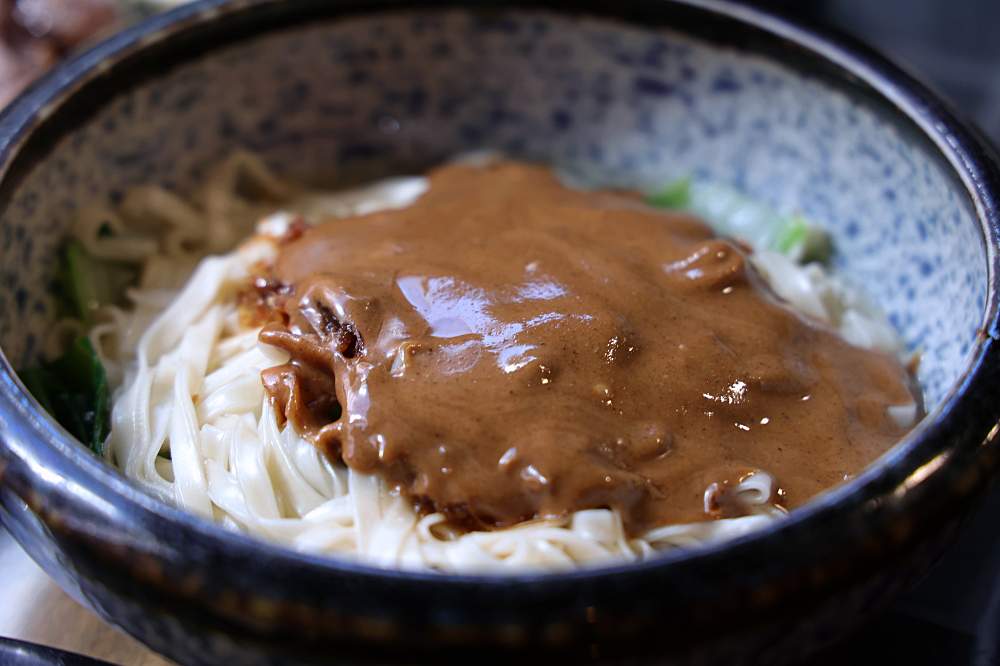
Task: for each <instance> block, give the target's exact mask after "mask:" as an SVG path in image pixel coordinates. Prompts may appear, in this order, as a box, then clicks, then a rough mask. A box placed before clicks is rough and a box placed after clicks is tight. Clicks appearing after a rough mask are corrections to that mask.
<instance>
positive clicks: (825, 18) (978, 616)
mask: <svg viewBox="0 0 1000 666" xmlns="http://www.w3.org/2000/svg"><path fill="white" fill-rule="evenodd" d="M330 1H333V0H330ZM648 1H651V2H652V1H656V0H648ZM178 4H182V0H0V106H2V105H3V104H5V103H6V102H7V101H9V100H10V99H12V98H13V97H14V96H15V95H16V94H17V92H18V91H19V90H20V89H21V88H23V86H25V85H27V84H28V83H29V82H30V81H31V80H32V79H34V78H35V77H37V76H38V75H39V74H41V73H42V72H44V71H45V70H46V69H48V68H49V67H51V66H52V65H53V64H55V63H56V62H58V61H59V60H60V59H61V58H63V57H65V56H67V55H68V54H71V53H72V52H73V51H75V50H77V49H80V48H83V47H85V46H86V45H87V44H88V43H91V42H93V41H95V40H97V39H99V38H100V37H101V36H104V35H107V34H109V33H110V32H113V31H114V30H117V29H119V28H121V27H123V26H125V25H127V24H129V23H131V22H134V21H136V20H139V19H140V18H142V17H143V16H147V15H149V14H151V13H153V12H156V11H162V10H164V9H166V8H169V7H170V6H172V5H178ZM747 4H754V5H757V6H762V7H765V8H767V9H771V10H774V11H776V12H778V13H782V14H785V15H788V16H792V17H795V18H796V19H798V20H800V21H802V22H806V23H809V24H813V25H817V26H821V27H828V28H833V29H835V30H838V31H840V32H843V33H847V34H849V35H852V36H854V37H856V38H858V39H860V40H862V41H864V42H867V43H868V44H869V45H871V46H873V47H875V48H876V49H877V50H879V51H882V52H883V53H885V54H886V55H888V56H889V57H890V58H892V59H893V60H895V61H896V62H897V63H899V64H900V65H901V66H903V67H904V69H907V70H908V71H909V72H910V73H912V74H913V75H915V76H916V77H918V78H920V79H922V80H923V81H924V82H926V83H927V84H929V85H930V86H931V88H933V89H934V90H936V91H937V92H938V93H940V94H941V95H942V96H943V97H944V98H946V99H948V100H949V101H950V102H951V104H952V105H953V107H954V108H955V109H956V111H957V112H958V113H959V114H960V115H962V116H965V117H966V118H968V119H971V120H973V121H974V122H976V123H977V124H978V125H979V126H980V127H981V128H982V129H983V130H984V131H985V132H986V133H987V134H988V135H990V136H991V137H992V138H993V140H994V141H995V142H996V143H998V144H1000V39H998V38H997V33H998V29H1000V0H950V1H946V0H747ZM998 525H1000V491H994V492H993V494H992V495H991V496H989V497H988V498H987V499H986V500H985V501H984V502H983V505H982V506H981V507H980V509H979V510H978V512H976V513H975V514H974V515H973V516H971V517H970V519H969V522H968V526H967V529H966V530H965V532H964V534H963V536H962V537H961V540H960V541H959V543H958V544H956V545H955V547H954V548H952V549H951V550H950V551H949V552H948V554H947V555H946V556H945V558H944V559H943V561H942V562H941V563H940V565H939V566H938V567H937V568H936V569H935V570H934V571H933V572H932V573H931V575H930V576H929V577H928V578H927V579H926V580H925V581H924V582H923V583H921V584H920V585H918V586H917V587H916V588H915V589H914V590H912V591H910V592H909V593H907V594H906V595H904V596H903V598H902V599H900V600H899V601H898V602H897V603H896V604H895V605H894V606H893V607H892V608H890V609H889V610H888V612H886V613H884V614H883V615H882V616H880V617H879V618H878V619H877V620H876V621H874V622H872V623H870V624H869V625H868V626H867V628H866V629H864V630H863V631H861V632H860V633H859V634H858V635H857V636H855V637H854V639H853V640H850V641H848V642H847V643H845V644H844V645H841V646H838V647H836V648H833V649H831V650H829V651H828V652H827V653H826V654H824V655H822V656H820V657H817V658H815V659H812V660H810V663H811V664H834V663H837V664H843V663H874V662H882V661H883V660H884V661H885V662H886V663H908V664H909V665H910V666H923V665H925V664H927V665H929V664H993V663H1000V646H998V643H1000V632H998V630H1000V584H998V574H1000V528H998ZM0 581H2V583H0V636H18V637H21V638H25V639H28V640H36V641H38V642H45V643H49V644H57V645H58V646H59V647H63V648H66V649H71V650H76V651H79V652H87V653H90V654H95V655H97V656H101V657H104V658H110V659H112V660H113V661H116V662H118V663H130V664H132V663H136V664H139V663H143V664H154V663H162V662H160V661H159V660H158V659H157V658H155V657H153V656H152V655H148V654H146V653H145V650H144V648H142V647H141V646H138V645H137V644H135V643H134V642H132V641H130V639H128V638H126V637H124V636H121V635H120V634H117V633H116V632H115V631H114V630H111V629H109V628H106V627H104V626H103V625H102V624H101V623H100V622H99V620H97V619H96V618H94V617H93V616H90V615H89V613H87V612H86V611H83V610H82V609H80V608H78V607H77V606H76V605H75V604H74V603H73V602H72V601H70V600H69V599H68V598H67V597H65V596H64V595H62V593H61V592H60V591H59V590H58V589H57V588H55V587H54V585H53V584H52V583H50V582H49V581H48V580H47V579H46V578H45V577H44V574H42V573H41V572H40V571H39V570H38V569H37V568H35V567H34V565H33V564H32V563H31V562H30V561H28V560H27V558H26V557H25V556H24V555H23V554H21V553H20V551H19V549H17V547H16V545H14V544H13V543H12V541H11V540H10V538H9V537H6V536H5V535H3V534H2V532H0ZM4 590H6V591H4ZM54 619H55V620H57V623H58V624H59V625H60V633H58V634H51V633H43V632H42V631H41V630H40V629H39V623H45V624H52V622H51V621H52V620H54ZM53 636H56V637H55V638H53ZM0 661H2V659H0Z"/></svg>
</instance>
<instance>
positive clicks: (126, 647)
mask: <svg viewBox="0 0 1000 666" xmlns="http://www.w3.org/2000/svg"><path fill="white" fill-rule="evenodd" d="M0 636H6V637H9V638H17V639H20V640H24V641H31V642H33V643H41V644H43V645H47V646H50V647H56V648H59V649H62V650H68V651H70V652H78V653H80V654H85V655H87V656H90V657H96V658H98V659H104V660H105V661H109V662H111V663H113V664H120V665H121V666H166V665H168V664H170V663H171V662H168V661H166V660H165V659H163V658H162V657H159V656H157V655H156V654H154V653H153V652H151V651H150V650H149V649H148V648H146V647H145V646H144V645H142V644H141V643H139V642H138V641H136V640H135V639H133V638H131V637H130V636H127V635H126V634H124V633H122V632H121V631H118V630H117V629H114V628H112V627H110V626H109V625H108V624H106V623H105V622H104V621H103V620H101V619H100V618H98V617H97V616H96V615H94V614H93V613H91V612H90V611H89V610H87V609H85V608H83V607H82V606H80V605H79V604H77V603H76V602H75V601H73V600H72V599H71V598H69V597H68V596H66V594H65V593H64V592H63V591H62V590H61V589H59V587H58V586H57V585H56V584H55V583H53V582H52V581H51V580H50V579H49V577H48V575H46V574H45V572H44V571H42V570H41V569H39V568H38V566H37V565H36V564H35V563H34V562H33V561H32V560H31V558H29V557H28V556H27V555H26V554H25V553H24V551H22V550H21V548H20V547H19V546H18V545H17V544H16V543H15V542H14V540H13V539H11V538H10V536H8V535H7V533H6V532H4V531H3V529H2V528H0Z"/></svg>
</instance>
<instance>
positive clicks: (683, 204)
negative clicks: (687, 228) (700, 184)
mask: <svg viewBox="0 0 1000 666" xmlns="http://www.w3.org/2000/svg"><path fill="white" fill-rule="evenodd" d="M646 203H648V204H649V205H651V206H656V207H657V208H687V207H688V206H689V205H690V204H691V179H690V178H681V179H679V180H675V181H674V182H672V183H670V184H669V185H667V186H666V187H664V188H663V189H662V190H660V191H659V192H654V193H652V194H650V195H649V196H647V197H646Z"/></svg>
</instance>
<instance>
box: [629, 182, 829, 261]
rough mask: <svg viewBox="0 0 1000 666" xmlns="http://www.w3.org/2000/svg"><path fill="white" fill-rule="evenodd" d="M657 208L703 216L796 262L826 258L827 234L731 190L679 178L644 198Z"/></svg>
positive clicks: (723, 231)
mask: <svg viewBox="0 0 1000 666" xmlns="http://www.w3.org/2000/svg"><path fill="white" fill-rule="evenodd" d="M646 202H647V203H649V204H650V205H652V206H657V207H659V208H674V209H680V210H686V211H689V212H691V213H694V214H695V215H698V216H699V217H701V218H702V219H704V220H705V221H706V222H708V224H709V225H710V226H711V227H712V229H713V230H715V232H716V233H719V234H722V235H725V236H733V237H736V238H740V239H742V240H745V241H747V242H748V243H750V244H751V245H753V246H754V247H756V248H760V249H768V250H774V251H776V252H780V253H782V254H784V255H786V256H788V257H790V258H791V259H793V260H795V261H798V262H806V261H826V260H827V259H828V258H829V257H830V255H831V254H832V251H833V245H832V243H831V242H830V236H829V235H828V234H827V233H826V231H824V230H823V229H821V228H819V227H817V226H815V225H812V224H809V222H808V221H806V219H805V218H803V217H802V216H801V215H782V214H780V213H777V212H775V211H774V210H772V209H771V208H769V207H767V206H765V205H763V204H761V203H759V202H757V201H754V200H752V199H751V198H750V197H747V196H746V195H744V194H742V193H741V192H738V191H736V190H734V189H731V188H728V187H725V186H722V185H716V184H713V183H701V182H697V181H692V180H691V179H690V178H682V179H680V180H677V181H674V182H673V183H670V184H669V185H667V186H666V187H664V188H663V189H661V190H658V191H656V192H653V193H652V194H650V195H648V196H647V197H646Z"/></svg>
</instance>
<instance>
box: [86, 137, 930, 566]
mask: <svg viewBox="0 0 1000 666" xmlns="http://www.w3.org/2000/svg"><path fill="white" fill-rule="evenodd" d="M425 189H426V182H425V181H424V180H423V179H422V178H402V179H393V180H390V181H385V182H383V183H379V184H376V185H374V186H369V187H367V188H362V189H358V190H353V191H350V192H344V193H339V194H315V193H311V194H301V193H295V192H294V191H293V189H292V188H291V187H289V186H288V185H286V184H285V183H283V182H281V181H280V180H279V179H277V178H276V177H275V176H273V175H272V174H271V173H270V172H268V170H267V169H266V168H265V167H264V166H263V164H262V163H260V162H259V161H258V160H256V159H255V158H253V157H252V156H249V155H245V154H240V155H237V156H235V157H234V158H232V159H230V160H229V161H227V162H226V163H225V164H223V165H222V166H221V167H220V169H219V170H217V171H216V172H215V174H214V175H213V176H212V177H211V178H209V179H208V181H207V183H206V185H205V187H204V189H203V191H202V192H201V193H200V194H199V195H197V196H196V197H194V198H193V203H191V202H187V201H185V200H183V199H180V198H178V197H177V196H175V195H173V194H171V193H169V192H166V191H164V190H162V189H159V188H155V187H142V188H138V189H136V190H133V191H132V192H130V193H129V194H128V196H127V197H126V198H125V200H124V202H123V204H122V205H121V206H120V207H119V209H118V210H114V211H108V210H94V211H89V212H87V213H85V214H84V215H82V216H81V218H80V220H79V222H78V224H77V225H76V227H75V229H74V232H75V235H76V236H77V237H78V238H79V239H80V240H81V241H82V242H83V244H84V245H85V247H86V248H87V250H88V251H89V252H91V253H92V254H93V255H95V256H97V257H101V258H115V259H122V258H125V259H128V260H132V261H136V262H141V263H142V269H143V270H142V278H141V282H140V285H139V286H138V287H137V288H136V289H133V290H131V291H130V292H129V294H128V298H129V301H130V303H131V306H132V307H131V308H130V309H121V308H105V309H104V310H102V311H101V312H100V313H99V319H100V320H101V322H100V323H99V324H98V325H97V326H95V327H94V328H93V329H92V331H91V332H90V338H91V341H92V342H93V344H94V346H95V348H96V349H97V350H98V351H99V354H100V355H101V357H102V359H103V360H104V362H105V364H106V367H107V368H108V372H109V377H110V380H111V382H112V384H113V385H114V386H115V387H116V388H115V391H114V396H113V409H112V429H111V435H110V438H109V441H108V446H107V447H106V451H107V452H108V455H109V456H110V457H111V458H112V459H113V461H114V462H115V463H116V464H117V465H118V466H119V467H120V468H121V469H122V470H123V471H124V473H125V474H126V475H127V476H128V477H129V478H131V479H134V480H136V481H138V482H139V483H140V484H142V485H143V486H144V487H146V488H147V489H148V490H149V491H150V492H152V493H154V494H156V495H157V496H159V497H161V498H163V499H165V500H167V501H170V502H173V503H175V504H177V505H178V506H181V507H183V508H185V509H187V510H190V511H192V512H195V513H198V514H200V515H202V516H206V517H210V518H212V519H214V520H216V521H218V522H220V523H221V524H223V525H225V526H227V527H229V528H232V529H239V530H245V531H247V532H249V533H251V534H255V535H258V536H262V537H264V538H267V539H270V540H273V541H276V542H279V543H282V544H285V545H287V546H290V547H292V548H295V549H298V550H302V551H309V552H318V553H327V554H331V555H337V556H342V557H355V558H358V559H360V560H364V561H366V562H370V563H374V564H379V565H384V566H388V567H402V568H433V569H437V570H446V571H484V572H491V571H496V572H503V571H518V570H523V569H529V568H546V569H560V568H563V569H565V568H571V567H576V566H580V565H592V564H597V563H602V562H612V561H621V560H636V559H642V558H646V557H649V556H651V555H653V554H655V553H656V552H658V551H662V550H665V549H670V548H677V547H685V546H690V545H694V544H699V543H705V542H709V541H715V540H720V539H726V538H731V537H734V536H738V535H742V534H745V533H747V532H749V531H751V530H753V529H756V528H757V527H759V526H760V525H763V524H766V523H768V522H770V521H772V520H774V519H776V518H777V517H778V516H780V515H781V514H782V511H781V510H780V509H779V508H777V507H776V506H775V505H774V504H773V499H774V498H773V492H772V491H773V485H774V481H773V479H772V478H771V477H770V475H768V474H767V472H766V471H764V470H760V471H757V472H756V473H754V474H752V475H750V476H748V477H746V478H745V479H744V480H743V481H742V482H741V483H740V484H739V485H738V486H736V487H735V488H733V491H734V492H735V496H736V497H738V498H740V500H741V501H742V502H743V503H744V504H745V506H746V507H747V508H748V509H750V513H751V515H749V516H747V517H743V518H733V519H725V520H716V521H706V522H701V523H694V524H685V525H668V526H665V527H659V528H656V529H654V530H652V531H650V532H648V533H646V534H645V535H643V536H642V537H641V538H632V539H630V538H628V537H627V536H626V534H625V531H624V529H623V526H622V521H621V519H620V517H619V516H618V515H617V514H616V513H615V512H614V511H611V510H607V509H595V510H587V511H579V512H576V513H574V514H573V515H571V516H569V517H567V518H565V519H562V520H538V521H532V522H529V523H524V524H521V525H517V526H514V527H511V528H508V529H502V530H496V531H490V532H469V533H461V534H457V533H454V531H453V530H452V529H451V528H449V527H448V526H447V525H446V524H445V520H444V516H442V515H440V514H432V515H427V516H420V515H418V514H417V513H416V512H415V511H414V510H413V508H412V506H411V505H410V504H409V503H408V502H407V501H406V500H405V499H403V498H401V497H399V496H398V495H396V494H394V493H392V492H390V490H389V488H388V487H387V486H386V484H385V483H384V482H383V481H381V480H380V479H379V478H378V477H377V476H374V475H365V474H360V473H357V472H355V471H353V470H350V469H348V468H346V467H344V466H343V465H342V464H338V463H332V462H330V460H328V459H327V458H326V457H325V456H324V455H322V454H321V453H320V452H319V451H318V450H317V449H316V447H314V446H313V445H311V444H310V443H309V442H308V441H306V440H304V439H303V438H302V437H300V436H299V435H298V434H297V433H296V432H295V430H294V428H293V427H291V426H290V425H286V426H285V427H279V425H278V419H277V418H276V416H275V413H274V410H273V409H272V407H271V405H270V403H269V401H268V398H267V396H266V394H265V391H264V388H263V385H262V383H261V380H260V371H261V370H263V369H265V368H268V367H271V366H274V365H277V364H280V363H284V362H286V361H287V359H288V357H287V354H286V353H285V352H284V351H281V350H279V349H276V348H274V347H270V346H267V345H263V344H261V343H259V342H258V340H257V333H258V331H257V329H248V328H245V327H243V326H242V325H241V324H240V318H239V315H238V306H237V302H236V300H237V294H238V292H239V291H240V290H241V289H242V288H244V287H245V285H246V281H247V279H248V278H249V277H250V275H251V273H252V272H253V270H254V268H255V266H256V265H258V262H261V261H265V262H266V261H268V260H270V259H272V258H273V257H274V255H275V252H276V247H275V244H274V243H273V242H271V241H270V240H269V236H279V235H280V234H281V233H282V232H283V231H284V230H285V228H286V227H287V225H288V224H289V222H290V220H291V219H292V215H291V214H292V213H296V214H302V215H305V216H306V218H307V219H309V218H311V217H313V216H318V215H321V214H322V215H341V216H346V215H353V214H359V213H367V212H372V211H374V210H378V209H384V208H390V207H401V206H405V205H407V204H408V203H409V202H411V201H412V200H414V199H415V198H416V197H418V196H420V194H422V193H423V191H424V190H425ZM279 200H280V201H282V202H283V203H282V205H281V206H280V208H281V210H282V211H284V212H279V213H274V212H273V211H274V210H275V209H277V208H279V206H278V205H277V203H276V202H277V201H279ZM265 215H266V217H265ZM255 222H259V223H258V224H257V225H256V232H257V233H256V235H253V236H252V234H253V232H254V223H255ZM102 227H103V228H104V230H105V231H107V230H108V229H110V230H111V231H112V232H114V233H113V235H110V236H109V235H108V234H106V233H103V232H102V231H101V230H102ZM251 236H252V237H251ZM247 237H251V239H250V240H248V241H246V242H244V243H243V244H242V245H240V246H239V247H238V248H237V249H236V250H234V251H232V252H229V253H226V254H218V255H216V256H208V257H207V258H204V259H199V257H200V256H203V255H205V254H206V253H212V252H215V253H218V252H221V251H223V250H225V249H226V247H229V246H231V245H232V244H234V243H235V242H236V241H238V240H239V239H242V238H247ZM754 263H755V265H756V266H757V267H758V269H759V270H760V272H761V273H762V274H763V275H764V276H765V277H766V278H767V279H768V280H769V281H770V282H771V284H772V286H773V287H774V288H775V290H776V292H777V293H778V294H779V295H780V296H781V297H783V298H785V299H786V300H788V301H789V302H790V303H791V304H792V305H793V306H794V307H797V308H798V309H800V310H801V311H803V312H805V313H807V314H809V315H811V316H814V317H817V318H820V319H823V320H824V321H827V322H829V323H830V324H831V325H833V326H835V327H837V328H838V329H839V330H840V331H841V333H842V334H843V335H844V337H845V338H847V339H848V340H850V341H852V342H855V343H856V344H861V345H863V346H869V347H878V348H883V349H887V348H888V349H898V341H897V340H896V337H895V334H894V333H893V332H892V329H891V328H889V327H888V324H887V323H885V321H884V319H882V318H881V317H880V316H879V315H878V313H877V311H875V310H874V309H871V308H870V307H869V306H867V305H866V304H865V302H864V301H862V300H861V299H860V298H858V297H857V296H856V295H855V294H854V293H853V292H852V291H851V290H850V289H848V288H847V287H845V286H844V285H843V284H842V283H840V282H839V281H836V280H835V279H834V278H832V277H830V276H829V275H828V274H827V273H826V272H825V271H824V270H823V269H822V268H821V267H819V266H815V267H813V266H810V267H806V268H802V267H799V266H798V265H796V264H794V263H793V262H791V261H789V260H787V259H785V258H784V257H781V256H780V255H775V256H773V257H772V256H770V255H765V254H764V253H757V254H755V256H754ZM189 274H190V277H187V276H188V275H189ZM915 414H916V411H915V406H905V405H904V406H900V407H899V408H898V409H897V410H896V413H895V414H894V416H895V417H896V418H898V419H900V420H903V419H906V418H909V419H910V420H911V421H912V419H913V418H915Z"/></svg>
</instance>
